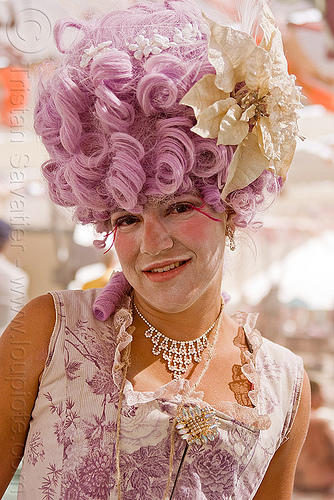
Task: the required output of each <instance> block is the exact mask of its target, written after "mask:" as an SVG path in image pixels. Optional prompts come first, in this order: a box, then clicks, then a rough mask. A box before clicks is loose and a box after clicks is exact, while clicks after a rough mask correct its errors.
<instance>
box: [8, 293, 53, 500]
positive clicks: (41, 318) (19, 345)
mask: <svg viewBox="0 0 334 500" xmlns="http://www.w3.org/2000/svg"><path fill="white" fill-rule="evenodd" d="M54 324H55V308H54V304H53V299H52V297H51V295H49V294H47V295H43V296H41V297H37V298H36V299H33V300H32V301H31V302H29V303H28V304H27V305H26V306H25V307H24V308H23V309H22V310H21V311H20V312H19V313H18V315H17V316H16V317H15V318H14V320H13V321H12V322H11V324H10V325H9V326H8V328H7V329H6V330H5V331H4V333H3V334H2V336H1V337H0V367H1V376H0V450H1V467H0V498H2V495H3V493H4V492H5V490H6V488H7V486H8V484H9V482H10V480H11V478H12V476H13V474H14V472H15V470H16V468H17V466H18V464H19V462H20V460H21V458H22V455H23V451H24V444H25V440H26V436H27V431H28V426H29V420H30V416H31V412H32V409H33V406H34V403H35V399H36V396H37V392H38V385H39V377H40V375H41V374H42V372H43V369H44V365H45V360H46V356H47V353H48V346H49V341H50V337H51V334H52V332H53V328H54Z"/></svg>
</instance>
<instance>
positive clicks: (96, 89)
mask: <svg viewBox="0 0 334 500" xmlns="http://www.w3.org/2000/svg"><path fill="white" fill-rule="evenodd" d="M188 23H192V24H193V25H197V26H198V28H199V30H200V32H201V36H198V37H197V39H196V38H193V40H192V41H191V42H190V41H189V40H188V41H184V42H182V41H179V42H178V43H177V44H175V46H173V47H170V48H169V49H168V50H165V51H162V52H161V53H159V54H155V55H154V54H153V55H150V56H149V57H147V58H145V57H143V58H142V59H141V60H138V59H136V58H135V57H134V54H133V52H131V51H130V50H129V43H130V44H131V43H133V42H134V41H135V39H136V37H137V36H138V35H140V34H142V33H143V32H144V31H145V36H146V37H147V38H151V37H152V36H154V35H155V34H157V33H158V34H159V35H163V36H166V37H168V38H169V39H170V40H172V39H173V35H174V33H175V27H178V28H180V29H181V30H182V28H183V27H185V26H186V25H187V24H188ZM69 28H71V29H72V30H73V29H74V30H76V34H77V37H76V40H75V41H74V42H73V43H72V44H71V45H70V46H69V47H65V33H66V31H67V30H68V29H69ZM207 32H208V27H207V25H206V23H205V22H204V20H203V17H202V15H201V13H200V11H199V10H197V7H196V6H195V5H194V4H193V3H192V2H191V1H189V0H176V1H173V0H163V1H161V2H157V3H155V2H149V1H148V2H143V3H139V4H136V5H134V6H132V7H130V8H128V9H126V10H123V11H113V12H110V13H108V14H105V15H102V16H99V17H92V18H91V19H88V20H84V21H82V22H78V21H74V20H63V21H60V22H58V23H57V25H56V27H55V32H54V33H55V41H56V45H57V47H58V49H59V51H60V52H62V53H63V56H62V57H61V59H60V61H59V62H57V63H55V62H53V63H51V64H50V63H46V64H44V65H42V67H41V68H40V70H39V71H40V76H39V79H38V86H37V104H36V108H35V130H36V132H37V134H38V135H40V136H41V138H42V141H43V143H44V145H45V147H46V149H47V151H48V153H49V156H50V159H49V161H47V162H46V163H45V164H44V165H43V174H44V177H45V179H46V180H47V182H48V185H49V193H50V197H51V199H52V200H53V201H54V202H55V203H56V204H58V205H62V206H67V207H75V217H76V219H77V220H78V221H80V222H81V223H83V224H88V223H93V224H95V226H96V229H97V231H98V232H108V231H109V230H110V227H109V219H110V214H111V213H112V212H113V211H114V210H115V209H116V208H117V207H122V208H124V209H125V210H128V211H133V212H140V210H141V209H142V206H143V204H145V202H146V200H147V197H148V196H155V197H161V196H166V195H173V194H174V193H175V194H176V193H177V194H179V193H185V192H187V191H190V190H194V189H196V190H197V191H198V192H199V194H200V195H201V196H202V197H203V199H204V201H205V202H206V203H207V204H209V205H210V206H212V207H213V208H214V210H216V211H218V212H224V211H225V210H226V208H227V206H228V207H229V211H230V212H231V211H232V213H234V215H233V221H234V223H235V225H236V226H240V227H245V226H247V225H250V224H253V223H254V216H255V214H256V212H257V210H258V209H259V207H260V205H261V203H262V202H263V200H264V198H265V194H266V192H267V191H268V190H269V191H272V190H275V189H276V190H277V188H278V186H277V183H276V184H275V182H276V181H275V179H274V177H273V175H272V174H270V173H268V172H264V173H263V174H262V175H261V176H260V177H259V178H258V179H257V180H256V181H254V182H253V183H252V184H250V185H249V186H247V187H245V188H243V189H241V190H238V191H235V192H233V193H231V194H230V195H229V196H228V197H227V199H226V200H225V201H222V200H221V198H220V193H221V190H222V188H223V186H224V184H225V182H226V179H227V174H228V167H229V164H230V162H231V159H232V156H233V153H234V150H235V148H234V147H233V146H222V145H219V146H217V145H216V143H215V141H214V140H212V139H203V138H201V137H199V136H198V135H196V134H195V133H193V132H192V131H191V130H190V129H191V127H192V126H193V125H195V117H194V114H193V110H192V109H191V108H189V107H187V106H183V105H180V104H179V103H180V100H181V99H182V97H183V96H184V95H185V93H186V92H187V91H188V90H189V89H190V88H191V87H192V86H193V85H194V84H195V83H196V82H197V81H198V80H199V79H200V78H201V77H202V76H204V75H205V74H208V73H214V72H215V70H214V68H213V66H212V65H211V64H210V63H209V61H208V55H207ZM106 41H108V42H110V47H108V48H107V49H104V50H97V51H96V53H95V54H94V56H93V57H92V58H91V60H90V61H89V62H88V63H87V64H86V65H84V66H82V65H81V60H82V56H83V54H84V51H85V50H89V49H90V48H91V47H97V46H98V45H99V44H101V43H102V42H106ZM275 186H276V187H275ZM104 244H105V239H104V241H103V242H102V246H103V245H104Z"/></svg>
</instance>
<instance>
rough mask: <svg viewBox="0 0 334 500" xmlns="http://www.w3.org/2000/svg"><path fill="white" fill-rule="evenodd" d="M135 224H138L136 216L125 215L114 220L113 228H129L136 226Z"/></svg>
mask: <svg viewBox="0 0 334 500" xmlns="http://www.w3.org/2000/svg"><path fill="white" fill-rule="evenodd" d="M136 222H139V217H138V216H137V215H132V214H126V215H122V217H118V218H117V219H116V220H115V222H114V227H129V226H132V225H133V224H136Z"/></svg>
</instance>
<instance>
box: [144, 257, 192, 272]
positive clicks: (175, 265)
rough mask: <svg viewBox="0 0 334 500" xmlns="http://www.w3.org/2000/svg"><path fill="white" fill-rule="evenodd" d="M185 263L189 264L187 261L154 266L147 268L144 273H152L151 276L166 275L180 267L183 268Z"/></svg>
mask: <svg viewBox="0 0 334 500" xmlns="http://www.w3.org/2000/svg"><path fill="white" fill-rule="evenodd" d="M185 262H187V261H186V260H179V261H176V262H171V263H170V264H167V263H166V264H161V265H159V266H158V265H156V264H155V265H152V266H150V267H149V268H146V269H143V272H145V273H150V274H156V273H159V274H161V273H166V272H168V271H172V270H173V269H176V268H178V267H180V266H182V265H183V264H185Z"/></svg>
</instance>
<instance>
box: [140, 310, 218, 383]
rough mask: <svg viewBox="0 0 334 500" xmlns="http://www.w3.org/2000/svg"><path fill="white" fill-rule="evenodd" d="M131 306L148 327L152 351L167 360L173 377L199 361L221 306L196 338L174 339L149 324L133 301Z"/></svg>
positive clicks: (180, 374)
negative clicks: (208, 324) (210, 322)
mask: <svg viewBox="0 0 334 500" xmlns="http://www.w3.org/2000/svg"><path fill="white" fill-rule="evenodd" d="M133 307H134V309H135V311H136V313H137V314H138V316H139V317H140V318H141V319H142V320H143V321H144V323H146V325H147V326H148V327H149V328H148V329H147V330H146V332H145V337H147V338H149V339H150V340H151V342H152V343H153V347H152V353H153V354H154V355H155V356H160V355H162V357H163V359H164V360H165V361H166V362H167V369H168V370H169V371H170V372H172V375H173V379H179V378H181V376H182V375H183V374H184V373H186V371H187V369H188V367H189V365H190V364H191V363H199V362H200V361H201V359H202V352H203V351H204V349H205V348H206V347H207V346H208V337H207V335H208V334H209V333H210V332H211V330H212V329H213V328H214V326H215V324H216V322H217V320H218V318H219V316H220V313H221V309H222V307H221V308H220V311H219V314H218V316H217V318H216V319H215V320H214V322H213V323H212V325H211V326H210V327H209V328H208V329H207V330H206V331H205V332H204V333H203V335H201V336H200V337H198V338H197V339H194V340H174V339H171V338H169V337H166V335H164V334H163V333H161V332H159V330H157V329H156V328H155V327H154V326H153V325H151V323H150V322H149V321H147V319H146V318H145V317H144V316H143V315H142V314H141V312H140V311H139V310H138V308H137V306H136V304H135V303H133Z"/></svg>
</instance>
